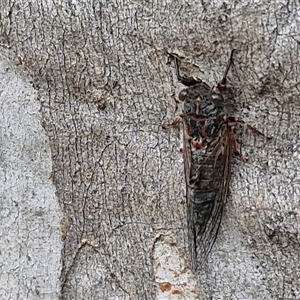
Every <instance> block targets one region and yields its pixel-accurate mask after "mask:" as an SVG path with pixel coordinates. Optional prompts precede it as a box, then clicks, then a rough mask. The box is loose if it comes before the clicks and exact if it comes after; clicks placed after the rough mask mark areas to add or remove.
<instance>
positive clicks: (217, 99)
mask: <svg viewBox="0 0 300 300" xmlns="http://www.w3.org/2000/svg"><path fill="white" fill-rule="evenodd" d="M211 102H212V103H213V104H214V105H215V106H222V105H223V104H224V98H223V96H222V95H221V94H212V95H211Z"/></svg>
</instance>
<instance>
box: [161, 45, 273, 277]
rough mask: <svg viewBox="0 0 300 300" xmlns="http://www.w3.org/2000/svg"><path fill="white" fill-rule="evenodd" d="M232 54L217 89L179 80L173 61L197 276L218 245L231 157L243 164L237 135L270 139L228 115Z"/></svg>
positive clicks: (187, 79) (192, 80)
mask: <svg viewBox="0 0 300 300" xmlns="http://www.w3.org/2000/svg"><path fill="white" fill-rule="evenodd" d="M234 51H235V50H232V51H231V55H230V58H229V60H228V64H227V67H226V69H225V73H224V76H223V79H222V80H221V81H220V82H219V83H218V84H217V86H216V87H215V88H211V87H210V86H209V85H208V84H206V83H205V82H203V81H202V80H201V79H199V78H195V77H185V76H181V75H180V71H179V66H178V59H177V58H176V57H174V59H175V68H176V75H177V78H178V80H179V82H180V83H182V84H183V85H185V86H188V87H187V88H185V89H183V90H182V91H181V92H180V93H179V100H180V101H183V102H184V109H183V113H182V114H181V115H180V116H178V117H177V118H176V119H175V120H174V121H173V122H172V123H171V124H165V125H163V128H164V129H166V128H169V127H173V126H176V125H177V124H178V123H179V122H181V121H183V124H184V125H183V127H184V132H183V136H184V146H183V150H182V151H183V156H184V169H185V179H186V202H187V226H188V241H189V251H190V257H191V267H192V269H193V270H194V271H195V272H199V270H200V269H201V267H202V265H203V263H204V262H205V261H206V259H207V256H208V254H209V252H210V250H211V248H212V246H213V244H214V242H215V240H216V237H217V234H218V231H219V228H220V223H221V219H222V215H223V211H224V207H225V204H226V201H227V195H228V189H229V181H230V174H231V158H232V154H233V153H234V154H235V155H237V156H239V157H240V158H241V159H242V160H243V161H246V160H247V157H245V156H244V155H242V154H241V152H240V147H239V144H238V138H237V134H236V127H237V125H238V124H243V125H244V126H245V127H246V128H248V129H249V130H250V131H252V132H253V133H254V134H256V135H260V136H262V137H264V138H265V139H271V137H268V136H266V135H264V134H263V133H262V132H260V131H258V130H257V129H255V128H254V127H252V126H251V125H249V124H247V123H245V122H244V121H243V120H241V119H240V118H238V117H233V116H229V115H227V113H226V103H225V100H224V97H223V95H222V93H224V91H225V89H226V83H227V75H228V72H229V70H230V68H231V66H232V65H233V54H234Z"/></svg>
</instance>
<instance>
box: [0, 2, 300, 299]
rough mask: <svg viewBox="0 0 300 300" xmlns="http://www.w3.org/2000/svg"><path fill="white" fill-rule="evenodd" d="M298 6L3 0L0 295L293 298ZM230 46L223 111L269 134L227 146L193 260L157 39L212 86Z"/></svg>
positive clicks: (298, 191)
mask: <svg viewBox="0 0 300 300" xmlns="http://www.w3.org/2000/svg"><path fill="white" fill-rule="evenodd" d="M298 14H299V8H298V6H297V3H296V2H295V1H292V2H291V1H290V2H288V4H283V3H280V2H278V1H271V2H268V3H267V2H266V3H265V4H257V3H255V4H254V3H252V2H246V1H241V2H239V3H230V2H228V3H226V2H223V1H217V0H216V1H193V2H191V3H188V2H186V1H173V2H166V1H162V2H161V1H160V2H147V1H143V2H139V1H136V2H132V1H100V2H99V1H90V2H85V1H72V2H71V1H69V2H63V1H60V2H57V3H54V2H49V1H44V0H42V1H39V2H37V3H31V2H26V1H25V2H22V1H15V2H13V3H12V2H11V1H4V0H2V1H1V5H0V37H1V41H0V43H1V48H0V49H2V50H1V57H0V62H1V63H2V64H1V74H2V75H1V78H2V80H1V88H0V89H1V90H2V91H4V92H2V94H1V95H0V97H1V99H2V100H1V108H2V109H1V112H2V116H1V128H3V135H2V139H3V140H2V142H1V144H2V146H1V147H2V154H1V156H2V159H1V178H2V183H3V185H2V190H3V201H2V207H3V209H2V216H1V220H2V226H1V227H2V243H1V248H0V249H1V261H2V265H3V270H2V273H3V275H2V277H1V280H0V284H1V290H2V291H3V292H1V293H2V294H1V296H3V297H4V298H7V299H8V298H9V299H58V298H61V299H206V298H207V299H298V298H299V297H300V289H299V287H300V284H299V270H300V267H299V258H300V257H299V253H300V252H299V237H298V236H299V217H298V215H299V195H300V184H299V182H300V173H299V169H300V162H299V157H300V144H299V140H300V138H299V135H300V134H299V117H300V116H299V100H298V96H299V76H300V74H299V68H298V67H297V66H298V65H299V62H298V57H299V47H298V45H299V40H298V36H299V29H298V28H300V27H299V25H300V24H299V18H297V16H298ZM232 49H238V53H237V56H236V58H235V67H234V69H233V70H232V72H231V73H230V76H229V77H230V78H229V85H230V86H232V87H233V88H234V93H235V97H236V109H235V113H236V114H237V115H239V116H240V117H241V118H243V119H244V120H246V121H247V122H249V123H250V124H251V125H253V126H255V127H257V128H258V129H260V130H262V131H263V132H265V133H268V134H269V135H271V136H273V140H272V141H271V142H268V143H264V142H263V141H261V140H260V139H259V138H255V137H253V136H251V134H248V133H247V132H246V133H245V134H243V139H242V146H243V151H244V152H245V153H248V156H249V161H248V162H247V163H242V162H241V161H238V160H235V159H234V161H233V167H232V181H231V184H230V195H229V199H228V204H227V206H226V211H225V215H224V217H223V221H222V226H221V230H220V232H219V235H218V238H217V241H216V244H215V245H214V247H213V249H212V252H211V254H210V256H209V258H208V263H207V265H206V266H205V268H204V269H203V273H201V274H197V275H195V274H193V273H192V272H191V271H190V269H189V262H188V254H187V243H188V241H187V234H186V207H185V182H184V173H183V159H182V156H181V153H180V151H179V149H180V147H181V145H182V140H181V136H182V132H181V131H180V129H172V130H168V131H164V130H162V128H161V125H162V124H163V123H168V122H169V121H171V120H172V119H173V118H174V117H175V116H176V115H178V114H180V107H179V109H178V110H177V111H176V108H177V103H176V101H175V100H176V99H177V95H178V91H179V88H180V86H179V84H178V83H177V80H176V76H175V72H174V66H173V63H171V64H167V59H168V55H167V52H170V53H175V54H176V55H178V56H179V57H180V59H181V61H182V62H181V63H182V64H181V66H182V69H183V70H184V72H185V73H186V74H187V75H193V76H197V77H200V78H201V79H202V80H204V81H205V82H206V83H208V84H209V85H211V86H214V85H215V84H216V83H217V82H218V81H219V80H220V79H221V78H222V75H223V72H224V69H225V66H226V63H227V59H228V56H229V53H230V51H231V50H232ZM24 71H25V72H24ZM29 80H32V83H33V88H32V86H31V85H30V83H29ZM16 86H20V88H15V87H16ZM24 90H26V92H24ZM35 97H37V98H38V100H39V102H38V106H39V107H40V113H39V114H38V107H37V103H36V102H34V99H35ZM13 120H15V121H13ZM38 120H40V123H38ZM42 127H43V128H44V130H43V129H42ZM18 134H19V136H18ZM45 135H47V137H48V140H46V138H45ZM50 151H51V156H50ZM12 157H17V163H16V164H12V161H13V160H12ZM51 167H52V170H51V173H50V169H51ZM26 170H27V171H26ZM26 172H29V173H30V174H29V175H28V174H27V173H26ZM51 181H52V183H53V185H51ZM14 187H18V188H14ZM54 188H55V189H54ZM54 190H55V193H54ZM60 255H61V256H60ZM4 262H5V263H4Z"/></svg>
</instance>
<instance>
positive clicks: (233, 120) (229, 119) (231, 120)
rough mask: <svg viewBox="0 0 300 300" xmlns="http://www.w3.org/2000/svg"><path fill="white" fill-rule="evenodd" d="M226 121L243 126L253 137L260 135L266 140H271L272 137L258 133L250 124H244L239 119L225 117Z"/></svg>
mask: <svg viewBox="0 0 300 300" xmlns="http://www.w3.org/2000/svg"><path fill="white" fill-rule="evenodd" d="M227 120H228V121H229V122H234V123H240V124H243V125H244V126H245V128H247V129H249V130H251V131H252V133H253V134H255V135H260V136H262V137H264V138H265V139H266V140H271V139H272V137H270V136H267V135H265V134H263V133H262V132H261V131H259V130H258V129H256V128H255V127H253V126H251V125H250V124H248V123H246V122H245V121H243V120H242V119H240V118H239V117H227Z"/></svg>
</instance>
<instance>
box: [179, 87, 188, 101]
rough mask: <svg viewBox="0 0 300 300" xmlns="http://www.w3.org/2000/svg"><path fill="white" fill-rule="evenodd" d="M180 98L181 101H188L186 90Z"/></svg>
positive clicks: (180, 94)
mask: <svg viewBox="0 0 300 300" xmlns="http://www.w3.org/2000/svg"><path fill="white" fill-rule="evenodd" d="M178 98H179V100H180V101H186V100H187V99H188V93H187V91H186V90H182V91H181V92H180V93H179V95H178Z"/></svg>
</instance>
